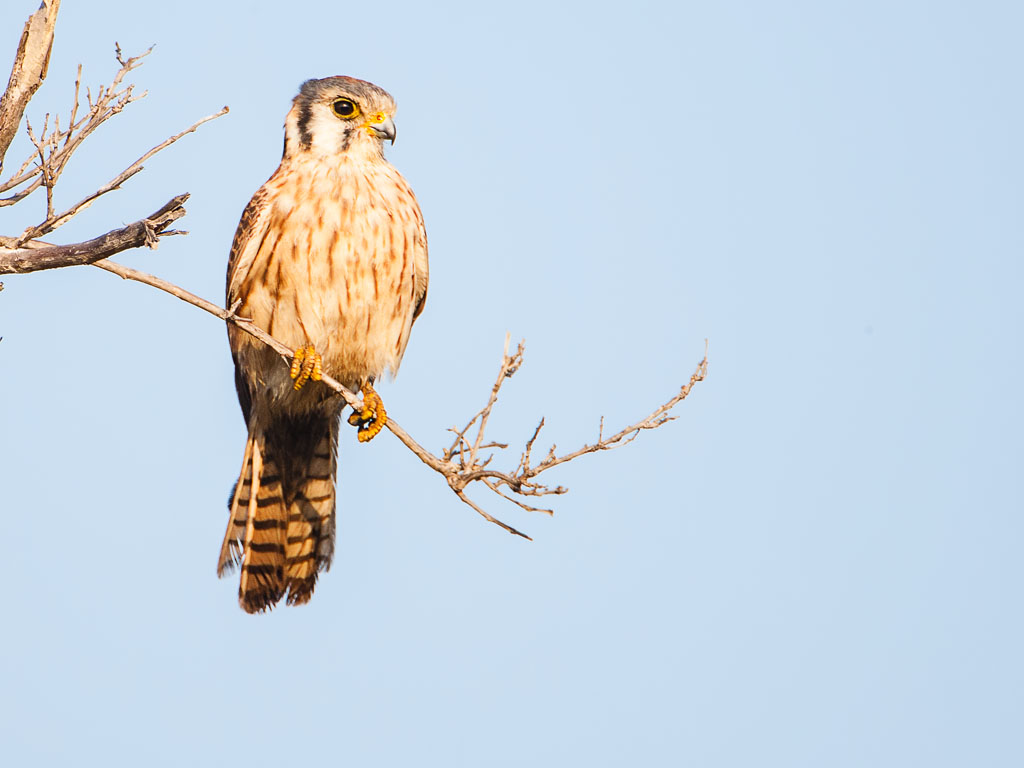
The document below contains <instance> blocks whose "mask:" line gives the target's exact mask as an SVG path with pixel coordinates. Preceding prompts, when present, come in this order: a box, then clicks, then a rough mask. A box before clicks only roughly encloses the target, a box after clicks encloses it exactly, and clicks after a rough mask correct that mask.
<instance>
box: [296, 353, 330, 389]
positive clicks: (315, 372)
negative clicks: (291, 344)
mask: <svg viewBox="0 0 1024 768" xmlns="http://www.w3.org/2000/svg"><path fill="white" fill-rule="evenodd" d="M290 375H291V377H292V378H293V379H295V389H296V390H299V389H302V385H303V384H305V383H306V382H307V381H309V380H310V379H312V380H313V381H320V378H321V377H322V376H323V358H322V357H320V354H319V353H318V352H317V351H316V349H315V348H314V347H313V345H312V344H305V345H303V346H301V347H299V348H298V349H296V350H295V357H293V358H292V369H291V372H290Z"/></svg>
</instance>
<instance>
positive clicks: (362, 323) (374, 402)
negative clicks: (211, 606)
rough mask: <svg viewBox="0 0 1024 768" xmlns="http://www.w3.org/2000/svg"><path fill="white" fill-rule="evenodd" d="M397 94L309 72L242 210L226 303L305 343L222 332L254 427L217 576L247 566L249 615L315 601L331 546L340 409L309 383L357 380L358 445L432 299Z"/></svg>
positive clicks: (335, 399) (377, 419) (242, 590)
mask: <svg viewBox="0 0 1024 768" xmlns="http://www.w3.org/2000/svg"><path fill="white" fill-rule="evenodd" d="M394 113H395V102H394V100H393V99H392V98H391V96H390V95H389V94H388V93H387V92H386V91H384V90H382V89H381V88H378V87H377V86H376V85H373V84H372V83H368V82H365V81H363V80H356V79H355V78H351V77H328V78H324V79H323V80H307V81H306V82H305V83H303V84H302V86H301V88H300V89H299V93H298V95H297V96H296V97H295V99H294V101H293V103H292V108H291V110H290V111H289V112H288V116H287V117H286V118H285V139H284V156H283V157H282V159H281V165H280V167H279V168H278V169H277V170H276V171H275V172H274V174H273V175H272V176H271V177H270V179H269V180H268V181H267V183H266V184H264V185H263V186H262V187H261V188H260V189H259V191H258V192H256V194H255V195H253V197H252V200H250V201H249V205H247V206H246V208H245V210H244V211H243V213H242V219H241V221H240V222H239V224H238V229H237V231H236V232H235V238H234V242H233V243H232V245H231V256H230V260H229V262H228V279H227V306H229V307H230V306H233V305H234V304H235V302H236V301H237V302H239V304H238V306H237V308H236V310H235V311H236V313H237V314H238V315H239V316H241V317H247V318H251V319H252V321H253V322H254V323H255V324H256V325H257V326H258V327H260V328H263V329H264V330H266V331H267V332H268V333H270V334H271V335H272V336H274V337H275V338H277V339H278V340H280V341H281V342H283V343H285V344H287V345H289V346H290V347H292V348H294V349H296V350H297V353H296V356H295V359H294V361H293V364H292V366H291V369H290V370H289V367H288V366H287V365H286V364H285V363H283V362H282V360H281V358H280V357H279V356H278V354H277V353H276V352H274V351H273V350H272V349H270V348H269V347H267V346H265V345H264V344H262V343H261V342H259V341H257V340H256V339H254V338H253V337H252V336H250V335H249V334H247V333H245V332H243V331H240V330H239V329H238V328H235V327H234V326H230V325H229V326H228V340H229V342H230V344H231V355H232V357H233V358H234V361H235V386H236V388H237V390H238V400H239V403H240V404H241V406H242V413H243V415H244V416H245V420H246V423H247V424H248V427H249V437H248V440H247V441H246V444H245V457H244V458H243V460H242V471H241V473H240V474H239V478H238V482H237V483H236V485H235V488H234V490H233V491H232V494H231V503H230V508H231V517H230V519H229V520H228V528H227V532H226V533H225V534H224V544H223V546H222V547H221V552H220V560H219V561H218V563H217V574H218V575H220V576H223V575H224V573H225V572H226V571H228V570H230V569H232V568H233V567H236V566H237V567H239V568H240V570H241V583H240V585H239V589H238V599H239V603H240V604H241V606H242V608H244V609H245V610H246V611H248V612H249V613H256V612H259V611H263V610H266V609H268V608H272V607H273V606H274V604H275V603H277V602H278V601H279V600H280V599H281V598H282V597H285V596H286V595H287V598H288V604H289V605H293V604H299V603H305V602H307V601H308V600H309V599H310V597H311V596H312V594H313V588H314V586H315V585H316V579H317V574H318V573H319V572H320V571H322V570H327V569H328V568H329V567H330V564H331V557H332V555H333V553H334V529H335V522H334V509H335V501H334V499H335V488H334V480H335V474H336V468H337V444H338V422H339V416H340V414H341V411H342V409H343V407H344V405H345V402H344V400H342V399H341V398H340V397H339V396H338V395H337V394H335V393H334V392H333V391H332V390H330V389H328V388H327V387H325V386H323V385H320V384H315V383H307V382H308V380H310V379H312V380H314V381H315V380H317V379H319V378H320V376H321V373H322V372H326V373H328V374H330V375H331V376H333V377H334V378H336V379H337V380H338V381H340V382H341V383H342V384H344V385H345V386H346V387H348V388H349V389H351V390H353V391H355V390H361V391H362V394H363V404H364V406H363V408H362V409H361V410H360V411H357V412H354V413H353V414H351V416H350V417H349V423H350V424H352V425H354V426H355V427H356V428H357V430H358V437H359V440H360V441H361V442H363V441H365V440H368V439H370V438H372V437H373V436H374V435H375V434H377V432H379V431H380V429H381V428H382V427H383V426H384V423H385V421H386V419H387V415H386V413H385V411H384V407H383V404H382V403H381V401H380V397H379V396H378V395H377V394H376V392H374V390H373V386H372V385H373V382H375V381H376V380H377V379H378V377H380V376H381V375H382V374H383V373H384V372H385V371H390V373H391V374H392V375H394V374H395V373H396V372H397V371H398V366H399V363H401V361H402V355H403V353H404V352H405V346H406V344H407V343H408V341H409V332H410V331H411V330H412V324H413V322H414V321H415V320H416V318H417V317H418V316H419V314H420V312H422V311H423V302H424V300H425V299H426V296H427V235H426V230H425V228H424V226H423V216H422V214H421V213H420V209H419V206H418V205H417V203H416V197H415V196H414V195H413V193H412V190H411V189H410V188H409V185H408V184H407V183H406V181H405V179H404V178H402V176H401V174H399V173H398V171H396V170H395V169H394V168H393V167H392V166H391V164H390V163H388V161H387V160H386V159H385V158H384V141H385V140H390V141H391V142H392V143H394V139H395V124H394V122H393V120H392V117H393V115H394Z"/></svg>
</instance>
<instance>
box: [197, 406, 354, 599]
mask: <svg viewBox="0 0 1024 768" xmlns="http://www.w3.org/2000/svg"><path fill="white" fill-rule="evenodd" d="M337 429H338V426H337V418H332V417H326V416H323V415H321V414H315V415H313V414H311V415H308V416H301V417H281V418H278V419H276V420H275V422H274V423H272V424H271V425H270V426H269V427H268V428H266V429H260V428H258V427H256V426H255V425H254V426H251V427H250V430H249V437H248V439H247V440H246V443H245V456H244V458H243V459H242V471H241V473H240V475H239V478H238V482H237V484H236V485H235V489H234V491H233V492H232V494H231V503H230V509H231V516H230V518H229V519H228V527H227V531H226V532H225V533H224V543H223V544H222V546H221V550H220V559H219V560H218V562H217V575H218V576H223V575H224V574H225V573H227V572H228V571H231V570H233V569H234V568H235V567H238V568H239V569H240V570H241V579H240V581H239V586H238V601H239V603H240V604H241V606H242V608H244V609H245V610H246V611H247V612H248V613H259V612H261V611H265V610H267V609H269V608H273V607H274V605H275V604H276V603H277V602H278V601H279V600H281V598H283V597H284V596H285V595H286V594H287V596H288V604H289V605H298V604H301V603H305V602H308V601H309V599H310V597H312V595H313V588H314V587H315V586H316V579H317V575H318V574H319V572H320V571H323V570H327V569H328V568H329V567H330V564H331V557H332V555H333V553H334V527H335V524H334V501H335V498H334V476H335V472H336V467H337V460H336V453H335V449H336V441H337Z"/></svg>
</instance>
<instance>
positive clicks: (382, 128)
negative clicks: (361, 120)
mask: <svg viewBox="0 0 1024 768" xmlns="http://www.w3.org/2000/svg"><path fill="white" fill-rule="evenodd" d="M367 127H368V128H369V129H370V130H371V131H373V135H374V136H376V137H377V138H378V139H381V140H383V139H388V140H389V141H390V142H391V144H392V145H394V143H395V136H397V135H398V129H397V128H395V121H394V120H392V119H391V118H390V117H389V118H387V119H385V120H384V122H382V123H373V124H370V125H369V126H367Z"/></svg>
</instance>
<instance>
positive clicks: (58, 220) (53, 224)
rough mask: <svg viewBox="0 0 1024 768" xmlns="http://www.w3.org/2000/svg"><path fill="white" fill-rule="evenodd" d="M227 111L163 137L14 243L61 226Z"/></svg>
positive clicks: (22, 241) (30, 229) (21, 242)
mask: <svg viewBox="0 0 1024 768" xmlns="http://www.w3.org/2000/svg"><path fill="white" fill-rule="evenodd" d="M227 113H228V108H227V107H223V108H222V109H221V110H220V111H219V112H215V113H214V114H212V115H207V116H206V117H204V118H202V119H200V120H197V121H196V122H195V123H193V124H192V125H191V126H189V127H188V128H186V129H185V130H184V131H181V132H180V133H176V134H174V135H173V136H171V137H170V138H168V139H165V140H164V141H162V142H160V143H159V144H157V145H156V146H155V147H153V148H152V149H151V150H149V151H148V152H146V154H144V155H143V156H142V157H140V158H139V159H138V160H136V161H135V162H134V163H132V164H131V165H129V166H128V167H127V168H125V169H124V170H123V171H121V173H119V174H118V175H117V176H115V177H114V178H113V179H111V180H110V181H108V182H107V183H106V184H104V185H103V186H102V187H100V188H99V189H97V190H96V191H95V192H92V193H91V194H89V195H86V196H85V197H84V198H82V199H81V200H80V201H78V202H77V203H75V204H74V205H73V206H71V207H70V208H68V209H67V210H66V211H64V212H63V213H61V214H58V215H56V216H47V217H46V220H45V221H43V222H42V223H40V224H38V225H36V226H34V227H29V228H28V229H26V230H25V231H24V232H22V233H21V236H20V237H19V238H18V239H17V241H16V245H18V246H21V245H23V244H24V243H26V242H28V241H29V240H33V239H35V238H37V237H39V236H40V235H45V234H46V233H47V232H52V231H53V230H55V229H57V228H58V227H60V226H62V225H63V224H65V223H66V222H67V221H69V220H70V219H71V218H72V217H73V216H76V215H77V214H78V213H80V212H81V211H82V210H84V209H85V208H88V207H89V206H90V205H92V203H93V201H94V200H96V198H98V197H100V196H101V195H105V194H106V193H108V192H111V191H113V190H115V189H118V188H119V187H120V186H121V185H122V184H123V183H124V182H126V181H127V180H128V179H130V178H131V177H132V176H134V175H135V174H136V173H138V172H139V171H141V170H142V169H143V165H142V164H143V163H144V162H146V161H147V160H149V158H151V157H152V156H153V155H155V154H156V153H157V152H160V151H161V150H163V149H166V148H167V147H169V146H170V145H171V144H173V143H174V142H176V141H177V140H178V139H180V138H181V137H182V136H184V135H185V134H187V133H192V132H193V131H195V130H196V129H197V128H198V127H199V126H200V125H202V124H203V123H208V122H209V121H210V120H215V119H216V118H218V117H220V116H221V115H226V114H227Z"/></svg>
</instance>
